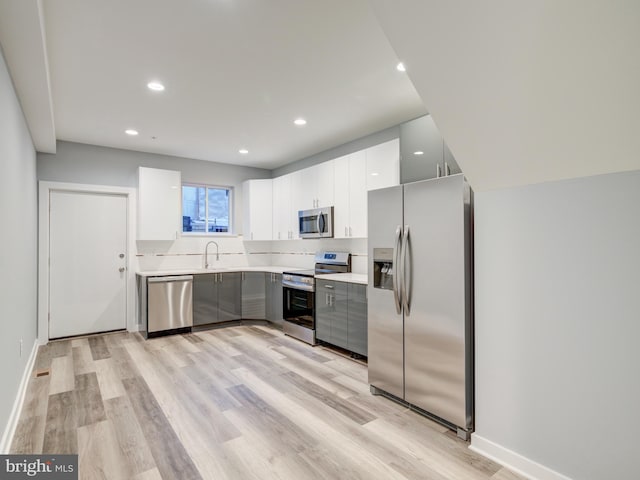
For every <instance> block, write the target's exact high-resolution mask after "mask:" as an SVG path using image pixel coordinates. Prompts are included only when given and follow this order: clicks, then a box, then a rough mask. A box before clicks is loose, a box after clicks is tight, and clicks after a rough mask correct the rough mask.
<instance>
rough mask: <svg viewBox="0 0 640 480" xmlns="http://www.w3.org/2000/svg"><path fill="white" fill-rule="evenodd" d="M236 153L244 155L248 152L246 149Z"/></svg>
mask: <svg viewBox="0 0 640 480" xmlns="http://www.w3.org/2000/svg"><path fill="white" fill-rule="evenodd" d="M238 153H241V154H242V155H246V154H247V153H249V150H247V149H246V148H241V149H240V150H238Z"/></svg>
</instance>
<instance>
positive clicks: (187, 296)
mask: <svg viewBox="0 0 640 480" xmlns="http://www.w3.org/2000/svg"><path fill="white" fill-rule="evenodd" d="M147 299H148V304H147V319H148V320H147V321H148V326H147V332H148V335H152V334H154V333H158V332H163V331H167V330H179V329H185V330H188V329H190V328H191V326H192V325H193V276H192V275H178V276H171V277H150V278H148V279H147Z"/></svg>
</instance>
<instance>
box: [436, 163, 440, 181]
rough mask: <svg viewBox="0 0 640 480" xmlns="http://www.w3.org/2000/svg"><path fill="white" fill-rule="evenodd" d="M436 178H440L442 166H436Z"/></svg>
mask: <svg viewBox="0 0 640 480" xmlns="http://www.w3.org/2000/svg"><path fill="white" fill-rule="evenodd" d="M436 177H437V178H440V164H439V163H438V164H436Z"/></svg>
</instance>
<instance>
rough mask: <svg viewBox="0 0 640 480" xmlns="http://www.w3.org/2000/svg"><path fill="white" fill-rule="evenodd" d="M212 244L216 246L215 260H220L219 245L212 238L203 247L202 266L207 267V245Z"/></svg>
mask: <svg viewBox="0 0 640 480" xmlns="http://www.w3.org/2000/svg"><path fill="white" fill-rule="evenodd" d="M212 243H213V244H214V245H215V246H216V262H217V261H219V260H220V247H219V246H218V243H217V242H214V241H213V240H212V241H210V242H209V243H207V246H206V247H204V268H205V269H206V268H209V245H211V244H212Z"/></svg>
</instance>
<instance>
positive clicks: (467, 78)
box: [371, 0, 640, 191]
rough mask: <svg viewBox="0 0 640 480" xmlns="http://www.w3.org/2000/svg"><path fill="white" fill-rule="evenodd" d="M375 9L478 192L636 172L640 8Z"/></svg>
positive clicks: (394, 3) (447, 5) (404, 4)
mask: <svg viewBox="0 0 640 480" xmlns="http://www.w3.org/2000/svg"><path fill="white" fill-rule="evenodd" d="M371 3H372V4H373V5H374V7H375V11H376V14H377V16H378V18H379V20H380V24H381V25H382V28H383V29H384V30H385V33H386V34H387V36H388V38H389V40H390V42H391V44H392V45H393V47H394V49H395V51H396V52H397V53H398V55H399V56H400V57H401V58H402V59H403V61H404V62H405V63H406V66H407V73H408V75H409V77H410V78H411V80H412V81H413V84H414V85H415V86H416V88H417V90H418V93H420V95H421V97H422V99H423V100H424V103H425V106H426V108H427V109H428V110H429V112H430V113H431V115H432V116H433V118H434V120H435V123H436V124H437V125H438V129H439V130H440V131H441V132H442V134H443V136H444V138H445V140H446V142H447V144H448V146H449V147H450V149H451V151H452V153H453V155H454V157H455V158H456V160H457V162H458V163H459V165H460V166H461V168H462V170H463V171H464V172H465V175H466V176H467V178H468V179H469V181H470V183H471V185H472V186H473V188H474V189H475V190H476V191H479V190H488V189H495V188H502V187H510V186H516V185H525V184H531V183H538V182H545V181H550V180H558V179H565V178H572V177H580V176H588V175H596V174H601V173H609V172H619V171H626V170H636V169H640V116H639V115H638V112H640V28H639V25H640V2H637V1H625V0H608V1H606V2H605V1H601V2H598V1H595V2H593V1H590V2H585V1H584V0H563V1H562V2H558V1H557V0H536V1H534V2H514V1H512V0H485V1H482V2H478V1H471V0H469V1H466V2H451V1H442V0H372V1H371Z"/></svg>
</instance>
